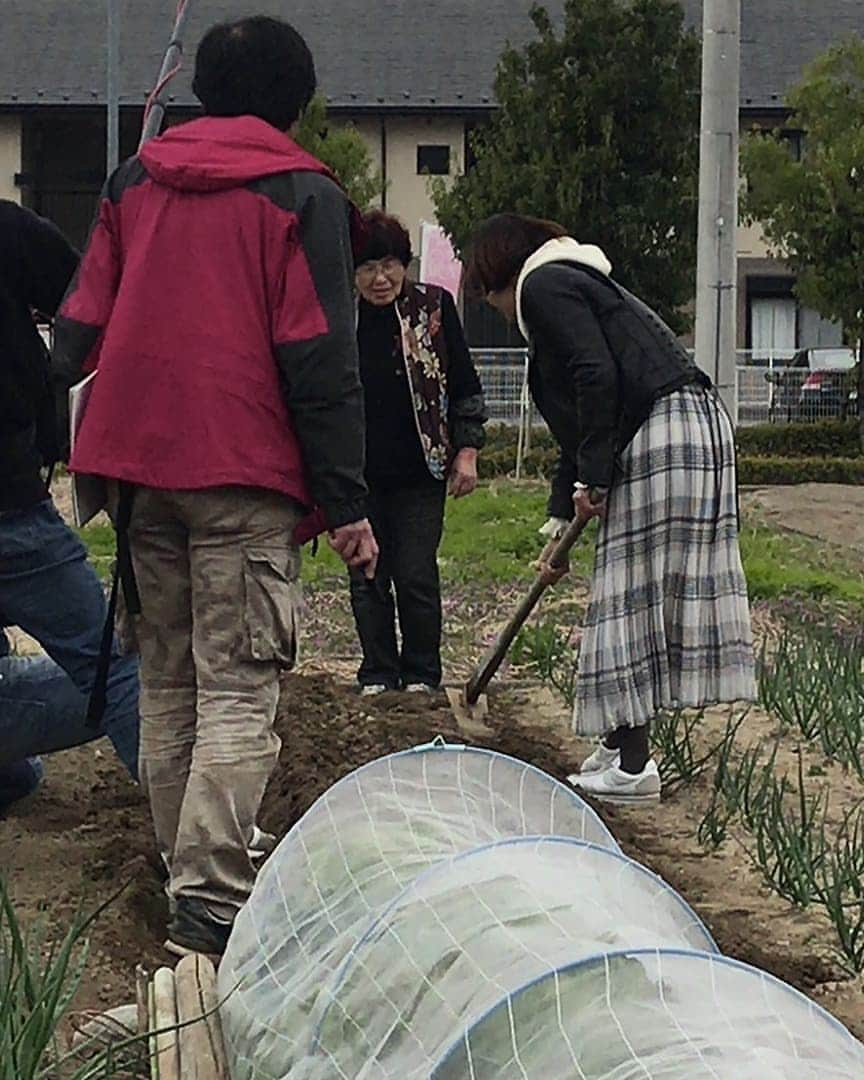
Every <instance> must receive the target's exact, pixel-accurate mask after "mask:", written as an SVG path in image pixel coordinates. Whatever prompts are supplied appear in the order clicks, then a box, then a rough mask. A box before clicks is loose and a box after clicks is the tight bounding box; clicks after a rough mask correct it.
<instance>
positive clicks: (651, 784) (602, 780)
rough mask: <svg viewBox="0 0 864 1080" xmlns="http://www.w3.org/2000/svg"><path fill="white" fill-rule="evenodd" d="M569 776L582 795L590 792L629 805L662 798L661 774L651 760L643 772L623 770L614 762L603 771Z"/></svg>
mask: <svg viewBox="0 0 864 1080" xmlns="http://www.w3.org/2000/svg"><path fill="white" fill-rule="evenodd" d="M567 779H568V780H569V781H570V783H571V784H572V785H573V787H574V788H576V790H577V791H578V792H579V794H580V795H590V796H591V797H592V798H593V799H597V800H598V802H608V803H619V804H621V805H629V804H631V803H648V802H658V801H659V800H660V773H659V772H658V771H657V766H656V764H655V763H654V762H653V761H649V762H648V764H647V765H646V766H645V768H644V769H643V770H642V772H640V773H628V772H624V770H623V769H619V768H618V766H617V765H612V766H611V767H610V768H608V769H605V770H604V771H603V772H594V773H589V774H588V775H587V776H583V775H582V774H581V773H574V774H573V776H568V777H567Z"/></svg>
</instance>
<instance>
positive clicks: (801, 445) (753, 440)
mask: <svg viewBox="0 0 864 1080" xmlns="http://www.w3.org/2000/svg"><path fill="white" fill-rule="evenodd" d="M736 442H737V443H738V452H739V454H741V455H746V456H748V457H749V456H759V457H761V456H768V457H783V458H802V457H803V458H814V457H838V458H860V457H861V456H862V454H861V444H860V442H859V441H858V425H857V421H855V420H820V421H818V422H816V423H813V424H756V425H754V426H753V427H746V428H739V429H738V432H737V434H736Z"/></svg>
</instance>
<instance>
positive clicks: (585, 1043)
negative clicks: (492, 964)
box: [431, 950, 864, 1080]
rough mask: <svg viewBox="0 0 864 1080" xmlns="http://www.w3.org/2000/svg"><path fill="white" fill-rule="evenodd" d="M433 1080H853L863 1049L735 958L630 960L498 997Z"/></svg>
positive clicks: (585, 967) (793, 993) (641, 956)
mask: <svg viewBox="0 0 864 1080" xmlns="http://www.w3.org/2000/svg"><path fill="white" fill-rule="evenodd" d="M431 1077H432V1080H467V1078H469V1077H470V1078H471V1080H520V1078H522V1080H524V1078H529V1077H530V1078H531V1080H534V1078H540V1077H544V1078H552V1077H555V1078H558V1077H562V1078H563V1077H568V1078H569V1077H574V1078H580V1077H581V1078H586V1080H588V1078H590V1080H647V1078H649V1077H650V1078H651V1080H702V1078H709V1077H710V1078H712V1080H841V1078H842V1080H852V1078H853V1077H864V1047H862V1045H861V1044H860V1043H859V1042H857V1041H856V1040H855V1039H853V1038H852V1036H851V1035H850V1034H849V1032H848V1031H846V1029H845V1028H844V1027H842V1025H840V1024H839V1023H838V1022H837V1021H836V1020H834V1018H833V1017H831V1016H830V1015H829V1014H828V1013H827V1012H825V1011H824V1010H823V1009H820V1008H819V1007H818V1006H817V1005H815V1004H814V1003H813V1002H812V1001H810V1000H809V999H808V998H806V997H804V995H803V994H799V993H798V991H797V990H793V989H792V987H790V986H787V985H786V984H785V983H783V982H780V981H779V980H778V979H775V978H774V977H773V976H772V975H768V974H766V973H765V972H764V971H759V970H757V969H756V968H752V967H748V966H747V965H746V964H741V963H739V962H738V961H736V960H729V959H727V958H726V957H722V956H717V955H713V956H712V955H706V954H704V953H696V952H686V951H677V952H676V951H664V950H657V951H651V952H639V951H628V952H618V953H611V954H607V955H605V956H597V957H593V958H591V959H589V960H584V961H582V962H581V963H577V964H574V965H571V966H569V967H566V968H563V969H561V970H557V971H553V972H550V973H547V974H546V975H544V976H542V977H541V978H539V979H537V980H536V981H534V982H533V983H530V984H528V985H526V986H524V987H523V988H522V989H520V990H519V991H518V992H517V993H516V994H513V995H512V996H508V997H505V998H503V999H502V1000H501V1001H500V1002H499V1003H498V1004H497V1005H496V1007H495V1008H494V1009H493V1010H491V1012H490V1013H489V1014H488V1015H487V1016H486V1017H484V1018H483V1019H482V1020H480V1021H479V1022H478V1023H476V1024H475V1025H474V1026H473V1027H471V1028H470V1029H469V1030H468V1031H467V1032H466V1033H465V1034H464V1035H463V1036H462V1037H461V1038H460V1039H458V1041H457V1042H456V1044H455V1045H454V1046H453V1048H452V1049H451V1051H450V1053H449V1054H448V1055H447V1056H446V1057H445V1059H444V1061H443V1062H442V1064H441V1065H440V1066H439V1067H438V1068H436V1069H435V1070H434V1071H433V1072H432V1074H431Z"/></svg>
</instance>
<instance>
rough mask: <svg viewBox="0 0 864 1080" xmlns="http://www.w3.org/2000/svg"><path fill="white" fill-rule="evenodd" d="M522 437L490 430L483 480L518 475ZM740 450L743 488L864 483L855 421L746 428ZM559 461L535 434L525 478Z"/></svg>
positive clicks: (546, 440)
mask: <svg viewBox="0 0 864 1080" xmlns="http://www.w3.org/2000/svg"><path fill="white" fill-rule="evenodd" d="M517 438H518V432H517V429H516V428H515V427H507V426H505V425H503V424H502V425H498V426H496V427H493V428H491V429H490V430H489V432H488V434H487V442H486V448H485V450H484V451H483V452H482V453H481V454H480V476H481V478H483V479H485V480H489V479H492V478H493V477H496V476H510V475H512V474H513V473H514V472H515V470H516V444H517ZM796 440H797V443H796ZM796 445H797V447H798V449H797V453H794V452H793V447H795V446H796ZM831 445H836V446H837V447H841V448H842V449H843V450H844V453H843V454H836V453H835V452H834V451H830V450H828V449H827V448H828V447H830V446H831ZM738 447H739V455H738V480H739V482H740V483H742V484H804V483H823V484H828V483H831V484H864V456H861V455H860V454H858V453H857V447H858V443H857V433H856V430H855V425H854V423H853V422H850V423H846V422H841V421H838V420H826V421H824V422H822V423H818V424H786V425H779V424H777V425H770V424H766V425H763V426H760V427H752V428H743V429H741V430H740V431H739V432H738ZM820 448H824V449H820ZM826 453H827V454H828V455H829V456H826ZM557 461H558V448H557V445H556V443H555V440H554V439H553V438H552V436H551V434H550V433H549V432H548V431H547V430H546V429H545V428H538V429H536V430H534V431H532V432H531V439H530V449H529V451H528V453H527V454H526V455H525V457H524V459H523V462H522V475H523V476H524V477H525V478H526V479H548V477H549V476H551V474H552V472H553V471H554V469H555V465H556V463H557Z"/></svg>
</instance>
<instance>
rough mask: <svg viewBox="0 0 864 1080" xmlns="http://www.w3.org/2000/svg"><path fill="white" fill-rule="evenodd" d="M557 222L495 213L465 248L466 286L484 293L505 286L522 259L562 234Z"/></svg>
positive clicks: (522, 215)
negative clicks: (466, 250)
mask: <svg viewBox="0 0 864 1080" xmlns="http://www.w3.org/2000/svg"><path fill="white" fill-rule="evenodd" d="M566 235H567V230H566V229H565V228H564V226H563V225H559V224H558V223H557V221H545V220H544V219H543V218H534V217H526V216H525V215H524V214H496V215H495V216H494V217H490V218H487V219H486V221H484V222H483V224H482V225H480V226H479V228H478V229H477V230H476V231H475V233H474V235H473V236H472V238H471V242H470V244H469V247H468V269H467V274H466V284H467V287H468V288H469V289H470V290H471V291H472V292H474V293H475V294H480V295H482V296H485V295H486V294H487V293H490V292H500V291H501V290H502V289H506V288H507V286H508V285H509V284H510V282H511V281H513V279H514V278H516V277H518V276H519V271H520V270H521V269H522V267H523V265H524V264H525V260H526V259H527V258H528V257H529V256H530V255H533V254H534V252H535V251H536V250H537V248H539V247H542V246H543V244H545V243H546V241H547V240H553V239H555V238H556V237H559V236H566Z"/></svg>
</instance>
